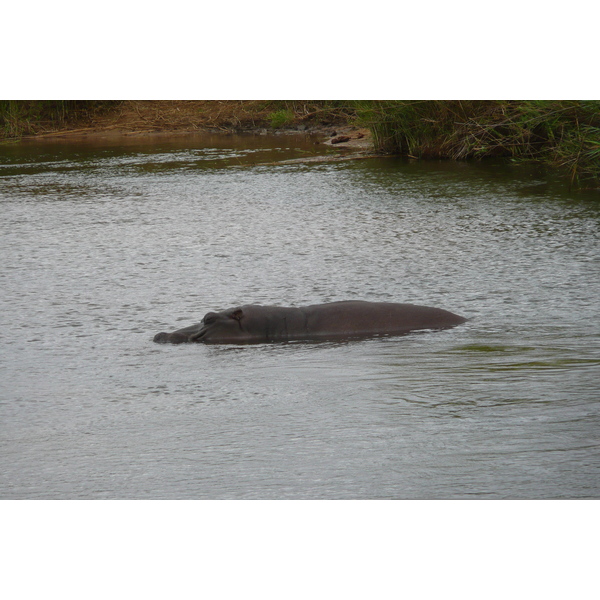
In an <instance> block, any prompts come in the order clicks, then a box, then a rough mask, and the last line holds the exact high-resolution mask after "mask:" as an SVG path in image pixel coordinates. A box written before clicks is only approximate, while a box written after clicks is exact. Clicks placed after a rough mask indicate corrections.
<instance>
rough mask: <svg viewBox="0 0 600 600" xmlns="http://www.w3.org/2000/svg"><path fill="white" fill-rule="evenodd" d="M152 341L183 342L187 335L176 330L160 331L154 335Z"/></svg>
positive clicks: (160, 342)
mask: <svg viewBox="0 0 600 600" xmlns="http://www.w3.org/2000/svg"><path fill="white" fill-rule="evenodd" d="M154 341H155V342H156V343H157V344H185V343H186V342H188V341H189V336H187V335H184V334H181V333H177V332H176V331H174V332H173V333H165V332H164V331H161V332H160V333H157V334H156V335H155V336H154Z"/></svg>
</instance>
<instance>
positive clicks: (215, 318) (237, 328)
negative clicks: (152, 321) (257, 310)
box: [154, 307, 253, 344]
mask: <svg viewBox="0 0 600 600" xmlns="http://www.w3.org/2000/svg"><path fill="white" fill-rule="evenodd" d="M244 308H246V307H244ZM244 316H245V313H244V309H243V308H241V307H238V308H231V309H229V310H224V311H222V312H209V313H206V315H204V319H202V322H200V323H199V324H197V325H192V326H191V327H186V328H184V329H179V330H177V331H174V332H173V333H164V332H162V333H157V334H156V335H155V336H154V341H155V342H158V343H160V344H167V343H169V344H184V343H190V342H202V343H205V344H243V343H247V342H250V341H253V336H252V334H251V332H250V331H249V330H248V327H247V325H248V323H247V322H246V321H247V319H246V320H244Z"/></svg>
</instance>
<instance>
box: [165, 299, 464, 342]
mask: <svg viewBox="0 0 600 600" xmlns="http://www.w3.org/2000/svg"><path fill="white" fill-rule="evenodd" d="M465 321H466V319H465V318H463V317H460V316H458V315H455V314H453V313H451V312H448V311H447V310H443V309H441V308H430V307H428V306H416V305H414V304H396V303H391V302H362V301H347V302H332V303H330V304H315V305H312V306H302V307H299V308H283V307H279V306H259V305H256V304H248V305H246V306H240V307H237V308H231V309H229V310H224V311H222V312H218V313H214V312H209V313H207V314H206V315H205V316H204V319H203V320H202V322H201V323H198V324H197V325H192V326H190V327H185V328H184V329H178V330H177V331H174V332H173V333H164V332H163V333H158V334H156V336H154V341H155V342H159V343H163V344H166V343H171V344H182V343H190V342H202V343H205V344H260V343H265V342H289V341H297V340H304V341H318V340H341V339H351V338H367V337H377V336H389V335H403V334H406V333H409V332H410V331H415V330H418V329H447V328H449V327H454V326H455V325H460V324H461V323H464V322H465Z"/></svg>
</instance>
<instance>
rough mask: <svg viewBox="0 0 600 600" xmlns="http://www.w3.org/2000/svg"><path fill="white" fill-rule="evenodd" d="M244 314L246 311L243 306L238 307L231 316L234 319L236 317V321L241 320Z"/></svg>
mask: <svg viewBox="0 0 600 600" xmlns="http://www.w3.org/2000/svg"><path fill="white" fill-rule="evenodd" d="M243 316H244V311H243V310H242V309H241V308H236V309H235V310H234V311H233V312H232V313H231V314H230V315H229V317H230V318H232V319H235V320H236V321H239V320H241V318H242V317H243Z"/></svg>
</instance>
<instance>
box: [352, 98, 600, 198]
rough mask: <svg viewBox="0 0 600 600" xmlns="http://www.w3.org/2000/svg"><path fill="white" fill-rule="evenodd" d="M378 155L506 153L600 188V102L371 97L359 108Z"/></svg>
mask: <svg viewBox="0 0 600 600" xmlns="http://www.w3.org/2000/svg"><path fill="white" fill-rule="evenodd" d="M358 114H359V118H360V120H361V122H362V123H363V124H365V125H368V126H369V127H370V129H371V131H372V133H373V138H374V144H375V148H376V150H378V151H379V152H388V153H393V154H400V155H402V156H409V157H413V158H451V159H465V158H484V157H488V156H504V157H511V158H512V159H514V160H518V161H529V162H531V161H535V162H539V163H541V164H545V165H549V166H553V167H558V168H561V169H563V170H564V171H565V172H566V173H568V174H569V176H570V178H571V181H572V182H573V183H576V184H578V185H580V186H586V185H600V160H599V159H600V102H599V101H591V100H588V101H576V100H561V101H558V100H556V101H554V100H523V101H491V100H485V101H484V100H481V101H458V100H451V101H450V100H449V101H442V100H431V101H382V102H377V101H372V102H361V103H359V107H358Z"/></svg>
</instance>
